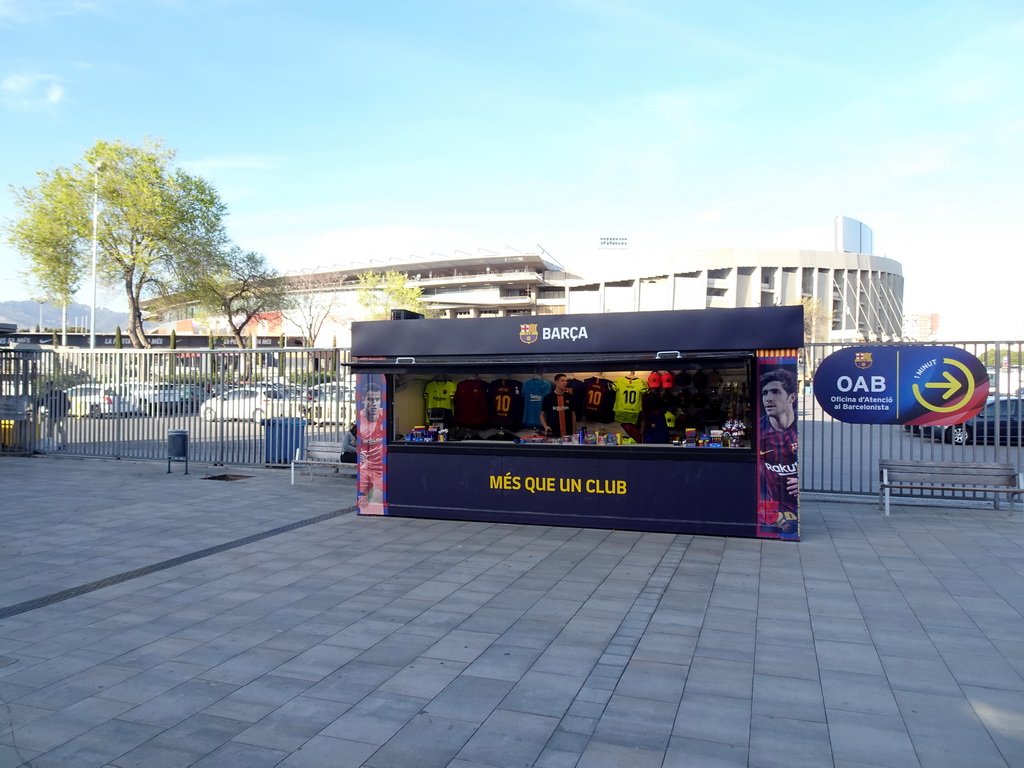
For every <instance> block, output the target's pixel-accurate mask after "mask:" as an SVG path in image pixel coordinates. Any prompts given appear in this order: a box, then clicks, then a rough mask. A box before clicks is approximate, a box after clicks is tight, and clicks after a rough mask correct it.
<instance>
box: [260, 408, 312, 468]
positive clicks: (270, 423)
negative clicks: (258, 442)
mask: <svg viewBox="0 0 1024 768" xmlns="http://www.w3.org/2000/svg"><path fill="white" fill-rule="evenodd" d="M263 426H264V428H265V430H266V431H265V437H266V440H265V445H266V457H265V458H266V463H267V464H291V462H292V459H294V458H295V451H296V450H297V449H299V448H303V447H305V445H306V420H305V419H290V418H289V419H286V418H278V419H264V420H263Z"/></svg>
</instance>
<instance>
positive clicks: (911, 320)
mask: <svg viewBox="0 0 1024 768" xmlns="http://www.w3.org/2000/svg"><path fill="white" fill-rule="evenodd" d="M903 336H904V338H905V339H906V340H907V341H937V340H938V338H939V316H938V315H937V314H931V315H907V317H906V319H905V320H904V322H903Z"/></svg>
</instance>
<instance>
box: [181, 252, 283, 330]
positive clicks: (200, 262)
mask: <svg viewBox="0 0 1024 768" xmlns="http://www.w3.org/2000/svg"><path fill="white" fill-rule="evenodd" d="M179 266H183V267H184V269H183V270H182V271H181V273H180V274H179V275H178V280H177V281H178V283H179V285H180V287H181V292H180V293H179V294H177V295H176V296H174V297H172V298H173V300H174V301H175V302H181V301H192V302H195V303H196V304H197V307H198V309H199V311H200V312H201V313H204V314H207V315H210V316H216V317H219V318H224V320H225V321H226V322H227V324H228V325H229V326H230V328H231V335H232V336H233V337H234V339H235V344H236V345H237V346H238V348H239V349H245V348H246V346H247V345H246V343H245V340H244V339H243V338H242V331H243V330H244V329H245V326H246V325H248V324H249V322H250V321H252V320H253V318H255V317H257V316H258V315H261V314H263V313H264V312H273V311H276V310H279V309H280V308H281V306H282V305H283V304H284V302H285V300H286V295H285V290H284V287H283V286H282V284H281V281H280V280H278V279H277V278H278V274H277V271H276V270H275V269H274V268H273V267H271V266H270V265H269V264H268V263H267V259H266V257H265V256H264V255H263V254H261V253H256V252H255V251H243V250H242V249H241V248H239V247H238V246H231V247H229V248H225V249H222V250H218V251H215V252H214V251H209V252H205V253H200V252H194V253H192V254H190V255H189V256H188V257H187V258H186V259H184V260H182V261H181V262H180V263H179Z"/></svg>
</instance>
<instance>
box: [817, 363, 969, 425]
mask: <svg viewBox="0 0 1024 768" xmlns="http://www.w3.org/2000/svg"><path fill="white" fill-rule="evenodd" d="M988 391H989V379H988V372H987V371H986V370H985V366H984V364H983V363H982V362H981V361H980V360H979V359H978V358H977V357H975V356H974V355H972V354H971V353H970V352H967V351H966V350H963V349H960V348H959V347H926V346H921V347H905V346H901V347H867V346H865V347H848V348H846V349H841V350H839V351H838V352H834V353H832V354H831V355H829V356H828V357H826V358H825V359H824V360H822V361H821V365H819V366H818V370H817V371H816V372H815V374H814V397H815V399H816V400H817V401H818V404H819V405H820V406H821V407H822V408H823V409H824V411H825V412H826V413H828V414H829V415H830V416H832V418H834V419H838V420H839V421H845V422H849V423H852V424H929V425H946V424H960V423H962V422H964V421H967V420H968V419H969V418H971V417H972V416H975V415H977V413H978V411H980V410H981V408H982V406H983V405H985V400H986V398H987V397H988Z"/></svg>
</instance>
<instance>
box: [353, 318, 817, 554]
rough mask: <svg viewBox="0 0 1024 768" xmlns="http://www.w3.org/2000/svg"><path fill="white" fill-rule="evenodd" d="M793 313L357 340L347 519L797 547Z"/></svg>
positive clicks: (560, 321)
mask: <svg viewBox="0 0 1024 768" xmlns="http://www.w3.org/2000/svg"><path fill="white" fill-rule="evenodd" d="M802 339H803V310H802V308H801V307H765V308H752V309H708V310H698V311H669V312H641V313H630V314H601V315H551V316H533V315H531V316H519V317H505V318H484V319H476V320H429V319H412V320H390V321H380V322H362V323H354V324H353V328H352V354H353V361H354V362H353V363H352V367H353V369H354V370H355V371H356V373H357V398H358V399H359V401H360V409H359V414H358V419H357V422H358V437H357V440H358V453H359V472H358V483H357V485H358V490H357V504H358V507H359V512H360V514H385V515H400V516H407V517H424V518H443V519H456V520H478V521H486V522H504V523H528V524H529V523H533V524H543V525H563V526H587V527H599V528H619V529H627V530H638V531H663V532H675V533H702V534H713V535H725V536H750V537H769V538H781V539H789V540H798V539H799V536H800V518H799V501H798V500H799V493H798V488H799V473H798V460H797V457H798V437H797V423H796V414H797V412H798V410H797V399H798V392H799V387H798V379H797V359H798V352H799V347H800V345H801V343H802Z"/></svg>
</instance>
